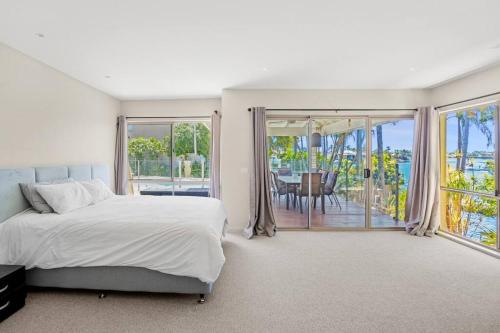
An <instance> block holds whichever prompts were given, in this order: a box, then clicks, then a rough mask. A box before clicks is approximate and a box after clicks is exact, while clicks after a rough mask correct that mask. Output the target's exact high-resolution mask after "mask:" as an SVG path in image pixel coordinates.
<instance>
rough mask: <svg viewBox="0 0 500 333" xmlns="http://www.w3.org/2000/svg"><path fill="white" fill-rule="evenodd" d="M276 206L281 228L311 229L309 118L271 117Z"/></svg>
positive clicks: (270, 149) (269, 128) (269, 140)
mask: <svg viewBox="0 0 500 333" xmlns="http://www.w3.org/2000/svg"><path fill="white" fill-rule="evenodd" d="M267 135H268V136H267V144H268V157H269V164H270V170H271V189H272V197H273V200H272V205H273V210H274V215H275V217H276V224H277V226H278V227H279V228H307V227H308V215H309V212H308V211H309V210H308V206H309V202H308V199H307V198H308V189H309V186H308V185H309V178H308V177H309V174H308V172H309V166H308V150H309V149H308V147H309V143H308V140H309V139H308V120H307V119H286V118H284V119H274V118H273V119H268V120H267Z"/></svg>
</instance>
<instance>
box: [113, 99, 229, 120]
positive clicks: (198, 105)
mask: <svg viewBox="0 0 500 333" xmlns="http://www.w3.org/2000/svg"><path fill="white" fill-rule="evenodd" d="M220 109H221V100H220V98H206V99H172V100H157V101H123V102H121V114H122V115H125V116H132V117H179V116H182V117H199V116H210V115H211V114H212V112H213V111H215V110H220Z"/></svg>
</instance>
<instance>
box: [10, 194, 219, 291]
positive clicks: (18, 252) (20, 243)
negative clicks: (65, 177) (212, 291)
mask: <svg viewBox="0 0 500 333" xmlns="http://www.w3.org/2000/svg"><path fill="white" fill-rule="evenodd" d="M225 224H226V213H225V210H224V207H223V205H222V203H221V202H220V201H219V200H217V199H212V198H199V197H181V196H179V197H161V196H136V197H133V196H116V197H113V198H111V199H108V200H105V201H102V202H99V203H97V204H95V205H91V206H88V207H85V208H81V209H78V210H75V211H72V212H69V213H67V214H64V215H58V214H39V213H37V212H35V211H34V210H27V211H25V212H23V213H20V214H18V215H16V216H14V217H12V218H10V219H8V220H7V221H5V222H3V223H0V263H1V264H20V265H25V266H26V268H27V269H30V268H33V267H39V268H45V269H49V268H58V267H75V266H82V267H85V266H134V267H145V268H149V269H152V270H156V271H160V272H163V273H168V274H173V275H180V276H190V277H196V278H198V279H200V280H201V281H203V282H207V283H209V282H214V281H215V280H216V279H217V277H218V276H219V273H220V271H221V269H222V266H223V264H224V261H225V258H224V253H223V251H222V244H221V238H222V236H223V233H224V228H225Z"/></svg>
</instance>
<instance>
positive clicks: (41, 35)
mask: <svg viewBox="0 0 500 333" xmlns="http://www.w3.org/2000/svg"><path fill="white" fill-rule="evenodd" d="M35 36H37V37H40V38H43V37H45V35H44V34H42V33H40V32H37V33H36V34H35Z"/></svg>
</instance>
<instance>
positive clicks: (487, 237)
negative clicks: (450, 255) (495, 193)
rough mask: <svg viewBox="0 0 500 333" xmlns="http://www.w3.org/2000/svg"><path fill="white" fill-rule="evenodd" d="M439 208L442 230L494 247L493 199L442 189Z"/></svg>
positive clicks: (494, 204)
mask: <svg viewBox="0 0 500 333" xmlns="http://www.w3.org/2000/svg"><path fill="white" fill-rule="evenodd" d="M441 209H442V215H441V216H442V218H441V229H442V230H445V231H448V232H450V233H452V234H455V235H458V236H461V237H464V238H467V239H469V240H472V241H474V242H478V243H481V244H483V245H487V246H491V247H496V239H497V209H498V207H497V202H496V200H495V199H490V198H486V197H481V196H478V195H475V196H471V195H467V194H463V193H455V192H449V191H442V192H441Z"/></svg>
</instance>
